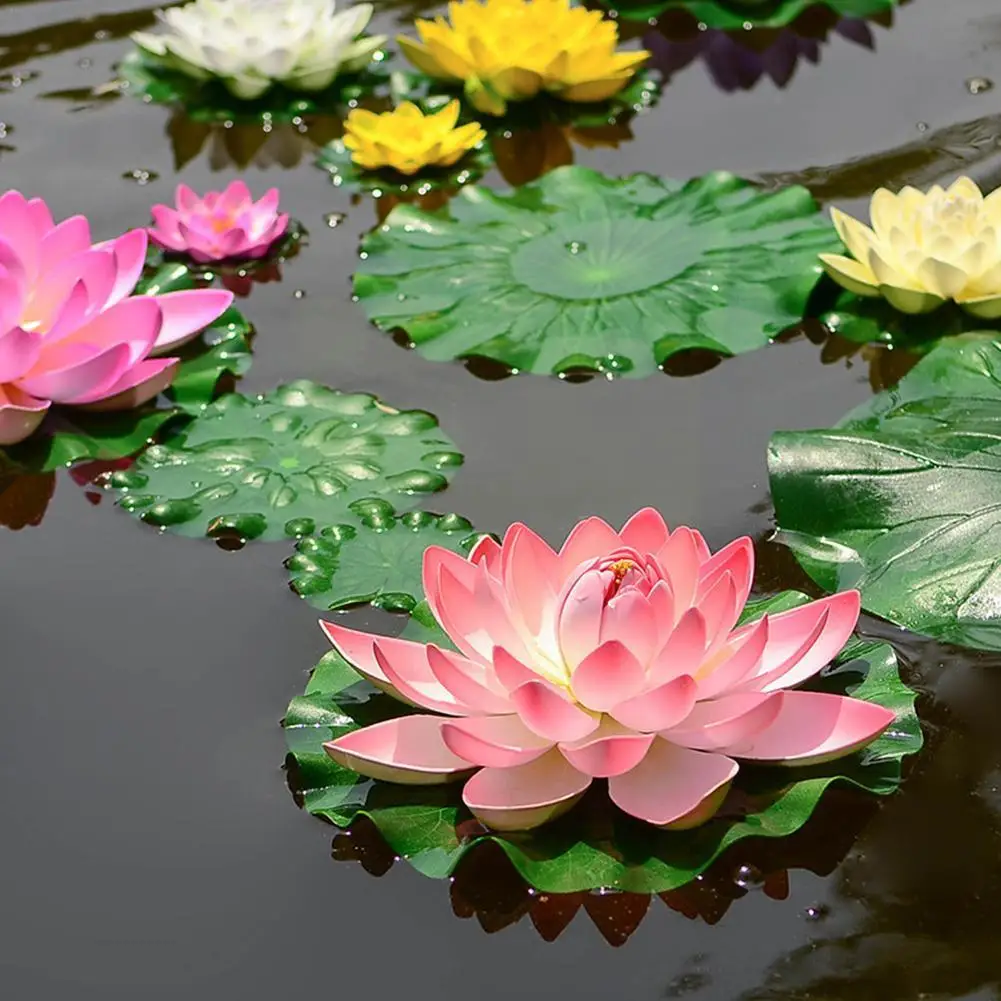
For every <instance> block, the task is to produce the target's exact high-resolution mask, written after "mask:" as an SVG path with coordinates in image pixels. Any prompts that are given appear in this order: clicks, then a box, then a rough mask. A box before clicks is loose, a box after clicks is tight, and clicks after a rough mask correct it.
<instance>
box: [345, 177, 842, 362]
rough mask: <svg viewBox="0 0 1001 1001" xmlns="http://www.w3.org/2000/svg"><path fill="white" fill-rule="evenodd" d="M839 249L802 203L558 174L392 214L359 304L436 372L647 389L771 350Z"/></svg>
mask: <svg viewBox="0 0 1001 1001" xmlns="http://www.w3.org/2000/svg"><path fill="white" fill-rule="evenodd" d="M838 246H840V242H839V241H838V239H837V236H836V235H835V233H834V230H833V228H832V227H831V226H830V224H829V223H828V222H827V220H826V219H825V218H824V217H823V216H822V215H821V214H820V212H819V211H818V209H817V205H816V203H815V202H814V200H813V198H812V197H811V196H810V194H809V192H808V191H807V190H806V189H805V188H800V187H793V188H785V189H782V190H780V191H776V192H772V193H768V194H766V193H762V192H760V191H758V190H757V189H756V188H754V187H753V186H752V185H750V184H749V183H748V182H746V181H742V180H740V179H739V178H737V177H734V176H733V175H732V174H726V173H713V174H707V175H706V176H704V177H699V178H696V179H695V180H692V181H689V182H687V183H683V182H681V181H673V180H662V179H659V178H656V177H652V176H651V175H649V174H633V175H631V176H629V177H624V178H621V179H615V178H607V177H605V176H603V175H602V174H599V173H598V172H597V171H594V170H589V169H586V168H584V167H561V168H559V169H557V170H554V171H552V173H550V174H547V175H546V176H545V177H543V178H541V179H540V180H538V181H535V182H533V183H531V184H527V185H525V186H524V187H522V188H519V189H517V190H515V191H510V192H503V193H497V192H494V191H490V190H487V189H485V188H482V187H479V186H470V187H467V188H465V189H464V190H463V191H461V192H460V193H459V194H458V195H457V196H456V198H454V199H453V200H452V201H451V202H450V204H449V206H448V207H447V208H445V209H442V210H441V211H439V212H433V213H432V212H424V211H422V210H420V209H418V208H415V207H414V206H411V205H401V206H399V207H397V208H395V209H394V210H393V211H392V212H391V213H390V215H389V217H388V218H387V220H386V222H385V223H384V224H383V225H382V226H380V227H379V228H378V229H377V230H375V231H374V232H373V233H371V234H369V236H367V237H366V238H365V240H364V242H363V248H362V262H361V264H360V266H359V269H358V273H357V274H356V275H355V293H356V295H357V296H358V298H359V299H360V301H361V304H362V306H363V307H364V309H365V311H366V313H367V314H368V316H369V318H370V319H371V320H372V321H373V322H374V323H375V324H376V325H377V326H379V327H381V328H382V329H384V330H395V329H398V328H399V329H402V330H403V331H405V332H406V334H407V335H408V336H409V338H410V339H411V340H412V341H413V343H414V345H415V346H416V348H417V350H418V351H420V352H421V354H423V355H424V356H425V357H427V358H430V359H432V360H435V361H446V360H452V359H456V358H469V357H480V358H487V359H490V360H492V361H494V362H499V363H500V364H502V365H504V366H507V367H508V368H509V369H510V370H512V371H515V372H518V371H521V372H532V373H535V374H557V375H564V374H567V373H571V372H574V371H581V370H583V371H597V372H601V373H603V374H605V375H606V376H609V377H611V376H614V375H630V376H644V375H649V374H651V373H653V372H655V371H657V368H658V366H660V365H662V364H663V363H664V362H665V361H666V360H667V359H668V358H670V357H671V356H672V355H674V354H676V353H677V352H679V351H685V350H690V349H703V350H706V349H708V350H710V351H713V352H717V353H719V354H722V355H732V354H738V353H741V352H744V351H751V350H753V349H755V348H760V347H764V346H765V345H766V344H768V343H769V342H770V341H771V340H772V338H774V337H775V336H776V335H777V334H779V333H780V332H781V331H782V330H784V329H785V328H787V327H789V326H790V325H792V324H794V323H796V322H797V321H799V320H800V319H801V318H802V315H803V311H804V309H805V307H806V303H807V300H808V298H809V295H810V292H811V290H812V289H813V287H814V285H815V284H816V281H817V278H818V275H819V274H820V266H819V264H818V262H817V254H818V253H820V252H822V251H825V250H830V249H832V248H835V249H836V248H837V247H838Z"/></svg>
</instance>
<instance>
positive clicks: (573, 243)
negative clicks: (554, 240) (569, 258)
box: [563, 240, 587, 254]
mask: <svg viewBox="0 0 1001 1001" xmlns="http://www.w3.org/2000/svg"><path fill="white" fill-rule="evenodd" d="M563 246H564V247H566V248H567V250H569V251H570V253H571V254H579V253H581V252H582V251H585V250H587V244H586V243H583V242H581V241H580V240H570V241H569V243H564V244H563Z"/></svg>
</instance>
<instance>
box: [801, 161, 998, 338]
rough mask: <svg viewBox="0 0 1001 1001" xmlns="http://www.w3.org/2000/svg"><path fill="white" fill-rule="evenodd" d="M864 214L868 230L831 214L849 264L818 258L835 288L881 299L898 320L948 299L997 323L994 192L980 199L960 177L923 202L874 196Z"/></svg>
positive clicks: (919, 196)
mask: <svg viewBox="0 0 1001 1001" xmlns="http://www.w3.org/2000/svg"><path fill="white" fill-rule="evenodd" d="M869 211H870V216H871V218H872V229H870V228H869V227H868V226H865V225H864V224H862V223H860V222H859V221H858V220H857V219H853V218H852V217H851V216H848V215H845V213H844V212H839V211H838V210H837V209H831V216H832V218H833V220H834V226H835V228H836V229H837V231H838V235H839V236H840V237H841V239H842V241H843V242H844V244H845V246H846V247H847V248H848V250H849V251H850V253H851V254H852V255H853V256H854V258H855V259H854V260H852V258H850V257H843V256H841V255H840V254H821V255H820V260H821V263H822V264H823V265H824V270H825V271H826V272H827V273H828V274H829V275H830V276H831V277H832V278H833V279H834V280H835V281H836V282H837V283H838V284H839V285H841V286H842V287H843V288H846V289H848V291H849V292H854V293H855V294H856V295H863V296H883V297H884V298H885V299H886V300H887V301H888V302H889V303H890V304H891V305H892V306H895V307H896V308H897V309H899V310H900V311H901V312H903V313H929V312H931V311H932V310H933V309H936V308H937V307H939V306H941V305H942V303H944V302H946V301H947V300H949V299H952V300H954V301H955V302H957V303H958V304H959V305H960V306H962V308H963V309H965V310H966V311H967V312H968V313H972V314H973V315H974V316H979V317H981V318H982V319H987V320H996V319H998V318H999V317H1001V190H999V191H995V192H994V193H993V194H991V195H989V196H988V197H987V198H984V196H983V194H981V191H980V188H978V187H977V185H976V182H975V181H972V180H970V178H968V177H961V178H959V180H958V181H956V182H955V183H954V184H953V185H952V186H951V187H950V188H949V189H948V190H943V189H942V188H940V187H938V186H937V185H936V186H935V187H933V188H932V189H931V190H930V191H929V192H928V193H927V194H925V193H924V192H921V191H918V190H917V189H916V188H910V187H908V188H904V189H903V190H902V191H901V192H900V193H899V194H896V195H895V194H893V193H892V192H890V191H887V190H886V188H880V189H879V190H878V191H877V192H876V193H875V194H874V195H873V196H872V204H871V206H870V210H869Z"/></svg>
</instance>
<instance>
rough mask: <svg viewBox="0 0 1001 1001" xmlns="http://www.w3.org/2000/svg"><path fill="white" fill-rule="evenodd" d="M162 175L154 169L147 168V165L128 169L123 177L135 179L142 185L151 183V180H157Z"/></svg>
mask: <svg viewBox="0 0 1001 1001" xmlns="http://www.w3.org/2000/svg"><path fill="white" fill-rule="evenodd" d="M159 176H160V175H159V174H158V173H156V171H153V170H147V169H146V168H145V167H136V168H135V170H127V171H125V173H124V174H122V177H123V178H124V179H125V180H126V181H135V183H136V184H138V185H139V186H140V187H143V186H145V185H147V184H149V182H150V181H155V180H156V179H157V178H158V177H159Z"/></svg>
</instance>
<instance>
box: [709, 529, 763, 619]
mask: <svg viewBox="0 0 1001 1001" xmlns="http://www.w3.org/2000/svg"><path fill="white" fill-rule="evenodd" d="M725 573H729V574H730V575H731V576H732V577H733V579H734V583H735V584H736V585H737V596H738V599H739V602H740V607H741V608H743V607H744V605H745V604H747V597H748V595H749V594H750V593H751V582H752V581H753V580H754V542H753V541H752V540H751V539H749V538H748V537H747V536H746V535H745V536H744V537H743V538H740V539H735V540H734V541H733V542H731V543H729V544H728V545H726V546H724V547H723V548H722V549H721V550H720V551H719V552H718V553H716V554H715V555H714V556H712V557H710V558H709V559H708V560H707V561H706V562H705V563H703V564H702V566H701V567H700V568H699V584H698V588H697V600H699V601H701V600H702V598H703V597H704V596H705V595H706V594H707V593H708V592H709V591H710V590H711V589H712V588H713V587H714V586H715V584H716V582H717V581H718V580H719V579H720V578H721V577H722V576H723V574H725Z"/></svg>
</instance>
